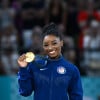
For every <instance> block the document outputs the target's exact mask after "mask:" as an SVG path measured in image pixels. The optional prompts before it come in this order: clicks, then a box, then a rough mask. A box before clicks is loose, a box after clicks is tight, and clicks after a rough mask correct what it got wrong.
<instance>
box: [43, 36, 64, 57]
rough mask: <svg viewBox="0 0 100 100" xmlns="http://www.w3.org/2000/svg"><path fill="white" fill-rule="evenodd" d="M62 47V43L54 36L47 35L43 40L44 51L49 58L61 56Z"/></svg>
mask: <svg viewBox="0 0 100 100" xmlns="http://www.w3.org/2000/svg"><path fill="white" fill-rule="evenodd" d="M62 46H63V41H61V40H60V38H59V37H56V36H54V35H47V36H45V37H44V39H43V48H44V51H45V53H46V54H47V55H48V56H49V57H50V58H58V57H59V56H60V55H61V47H62Z"/></svg>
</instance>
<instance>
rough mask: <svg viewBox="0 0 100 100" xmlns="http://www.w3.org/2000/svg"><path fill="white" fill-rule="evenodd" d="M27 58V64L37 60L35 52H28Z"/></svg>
mask: <svg viewBox="0 0 100 100" xmlns="http://www.w3.org/2000/svg"><path fill="white" fill-rule="evenodd" d="M25 56H26V59H25V61H26V62H32V61H33V60H34V58H35V54H34V53H33V52H27V53H26V54H25Z"/></svg>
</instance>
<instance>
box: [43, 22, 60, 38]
mask: <svg viewBox="0 0 100 100" xmlns="http://www.w3.org/2000/svg"><path fill="white" fill-rule="evenodd" d="M47 35H54V36H56V37H58V38H60V40H62V36H61V33H59V32H58V28H57V25H56V24H55V23H50V24H49V25H46V26H45V27H44V28H43V34H42V37H43V38H44V37H45V36H47Z"/></svg>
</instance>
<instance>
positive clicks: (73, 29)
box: [0, 0, 100, 100]
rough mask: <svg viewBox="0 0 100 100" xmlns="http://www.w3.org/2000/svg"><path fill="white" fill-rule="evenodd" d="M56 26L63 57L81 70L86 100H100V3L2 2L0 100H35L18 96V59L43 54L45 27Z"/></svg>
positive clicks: (78, 0)
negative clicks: (60, 36)
mask: <svg viewBox="0 0 100 100" xmlns="http://www.w3.org/2000/svg"><path fill="white" fill-rule="evenodd" d="M50 22H54V23H56V24H57V26H58V29H59V32H60V33H61V34H62V36H63V40H64V47H63V50H62V54H63V55H64V57H65V58H66V59H67V60H69V61H70V62H72V63H73V64H75V65H76V66H77V67H78V69H79V70H80V74H81V77H82V85H83V90H84V100H100V0H0V100H33V99H32V96H30V97H26V98H25V97H22V96H20V95H19V94H18V84H17V72H18V69H19V67H18V65H17V58H18V57H19V55H21V54H22V53H25V52H27V51H32V52H34V53H35V54H41V55H42V54H43V50H42V44H41V43H42V42H41V34H42V30H43V26H44V25H46V24H48V23H50Z"/></svg>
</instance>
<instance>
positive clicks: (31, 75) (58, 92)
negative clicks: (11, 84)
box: [18, 56, 83, 100]
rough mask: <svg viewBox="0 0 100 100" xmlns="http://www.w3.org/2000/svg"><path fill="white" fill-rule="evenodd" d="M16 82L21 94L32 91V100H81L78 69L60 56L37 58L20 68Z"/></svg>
mask: <svg viewBox="0 0 100 100" xmlns="http://www.w3.org/2000/svg"><path fill="white" fill-rule="evenodd" d="M18 83H19V93H20V94H21V95H22V96H29V95H31V93H32V92H33V91H34V99H33V100H83V90H82V84H81V77H80V73H79V70H78V69H77V67H76V66H75V65H73V64H71V63H69V62H67V61H66V60H65V59H64V58H63V57H62V56H61V57H60V58H59V59H56V60H52V59H49V58H47V59H42V60H41V58H38V60H36V61H33V62H31V63H29V64H28V66H27V67H26V68H20V70H19V72H18ZM68 98H69V99H68Z"/></svg>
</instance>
